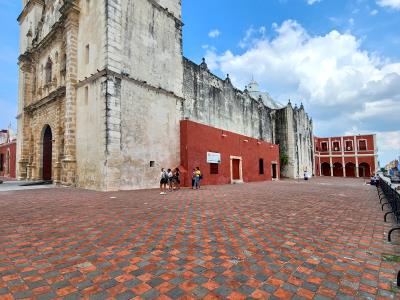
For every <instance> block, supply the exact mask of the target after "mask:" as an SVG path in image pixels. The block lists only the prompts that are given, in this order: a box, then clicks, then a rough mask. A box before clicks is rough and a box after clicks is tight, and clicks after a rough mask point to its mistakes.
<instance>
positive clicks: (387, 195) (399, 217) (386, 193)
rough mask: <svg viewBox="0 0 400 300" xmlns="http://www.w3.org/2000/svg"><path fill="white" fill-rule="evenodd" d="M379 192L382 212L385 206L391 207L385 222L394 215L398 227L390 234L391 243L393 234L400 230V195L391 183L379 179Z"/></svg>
mask: <svg viewBox="0 0 400 300" xmlns="http://www.w3.org/2000/svg"><path fill="white" fill-rule="evenodd" d="M377 190H378V197H379V202H380V203H381V204H382V211H383V210H384V208H385V206H388V207H389V211H388V212H386V213H385V216H384V221H385V222H387V217H388V216H389V215H391V214H393V217H394V220H395V222H396V225H397V226H395V227H393V228H392V229H390V230H389V232H388V240H389V242H391V241H392V233H393V232H394V231H396V230H400V194H399V193H398V192H397V191H396V189H395V188H393V187H392V186H391V185H390V183H388V182H387V181H385V180H383V179H382V178H379V184H378V185H377Z"/></svg>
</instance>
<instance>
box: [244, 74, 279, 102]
mask: <svg viewBox="0 0 400 300" xmlns="http://www.w3.org/2000/svg"><path fill="white" fill-rule="evenodd" d="M247 90H248V92H249V94H250V96H251V97H253V98H254V99H259V98H261V99H262V102H263V103H264V104H265V106H267V107H269V108H273V109H280V108H282V107H283V105H282V104H281V103H279V102H277V101H275V100H274V99H272V97H271V96H270V95H269V94H268V93H267V92H261V91H260V86H259V85H258V83H257V81H255V80H254V78H253V79H252V80H251V81H250V83H249V85H248V86H247Z"/></svg>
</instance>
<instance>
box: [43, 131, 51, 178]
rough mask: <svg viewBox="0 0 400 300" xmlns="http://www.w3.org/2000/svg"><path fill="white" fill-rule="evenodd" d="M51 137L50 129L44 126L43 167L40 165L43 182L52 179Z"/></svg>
mask: <svg viewBox="0 0 400 300" xmlns="http://www.w3.org/2000/svg"><path fill="white" fill-rule="evenodd" d="M52 139H53V135H52V133H51V128H50V126H49V125H46V127H45V129H44V133H43V162H42V163H43V165H42V178H43V180H51V179H52V174H51V173H52V172H51V171H52V160H53V143H52Z"/></svg>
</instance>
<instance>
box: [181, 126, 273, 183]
mask: <svg viewBox="0 0 400 300" xmlns="http://www.w3.org/2000/svg"><path fill="white" fill-rule="evenodd" d="M180 129H181V165H182V167H184V168H185V169H186V170H187V174H185V176H184V178H183V184H184V185H185V186H191V173H192V169H194V168H195V167H200V170H201V171H202V173H203V180H202V184H203V185H208V184H211V185H215V184H229V183H231V169H230V168H231V167H230V163H231V162H230V157H231V156H240V157H241V158H242V170H243V181H244V182H251V181H265V180H272V162H274V163H276V164H277V167H276V168H277V176H278V178H279V176H280V174H279V169H280V167H279V146H278V145H274V144H271V143H267V142H264V141H260V140H257V139H253V138H250V137H246V136H243V135H239V134H236V133H233V132H229V131H224V130H221V129H217V128H214V127H210V126H206V125H202V124H199V123H195V122H192V121H188V120H183V121H181V123H180ZM207 152H216V153H221V163H220V164H219V168H218V169H219V170H218V174H216V175H214V174H213V175H212V174H210V164H208V163H207ZM259 159H263V160H264V174H263V175H260V174H259Z"/></svg>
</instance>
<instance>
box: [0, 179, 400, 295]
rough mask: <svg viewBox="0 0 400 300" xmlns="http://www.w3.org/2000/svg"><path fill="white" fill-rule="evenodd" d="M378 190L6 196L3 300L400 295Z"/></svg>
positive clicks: (312, 186)
mask: <svg viewBox="0 0 400 300" xmlns="http://www.w3.org/2000/svg"><path fill="white" fill-rule="evenodd" d="M390 225H391V224H385V223H384V222H383V213H382V211H381V210H380V206H379V201H378V199H377V195H376V191H375V189H374V188H372V187H370V186H366V185H363V181H362V180H355V179H354V180H352V179H348V180H343V179H331V178H328V179H324V178H322V179H314V180H312V181H310V182H303V181H299V182H296V181H281V182H264V183H252V184H245V185H233V186H216V187H205V189H204V190H200V191H193V190H181V191H179V192H174V193H169V194H168V195H166V196H160V195H159V194H158V192H157V191H134V192H115V193H100V192H93V191H85V190H78V189H67V188H57V189H50V190H32V191H17V192H15V191H14V192H2V193H0V242H1V243H0V298H1V299H24V298H26V299H32V298H33V299H82V298H85V299H268V298H269V299H318V300H322V299H334V298H336V299H399V294H396V293H397V289H396V288H395V285H394V281H395V276H396V272H397V270H400V264H399V263H397V262H393V261H391V260H390V259H389V260H386V259H385V258H386V256H383V255H384V254H391V255H400V246H399V244H400V235H395V236H394V243H388V242H386V235H385V233H387V231H388V229H389V228H390Z"/></svg>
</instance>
